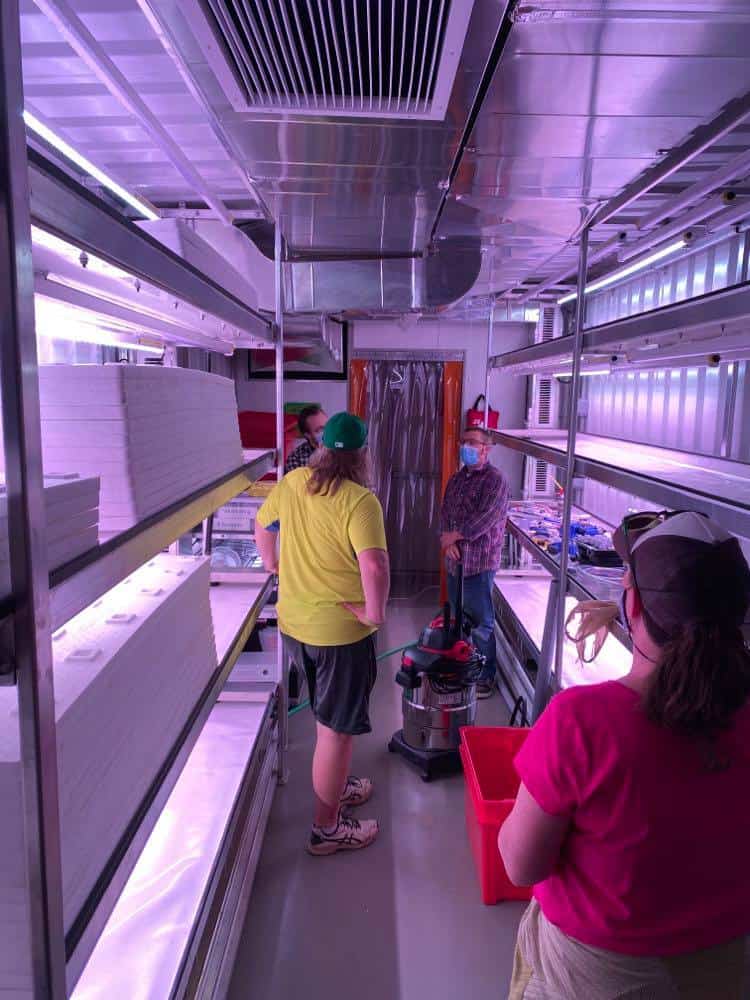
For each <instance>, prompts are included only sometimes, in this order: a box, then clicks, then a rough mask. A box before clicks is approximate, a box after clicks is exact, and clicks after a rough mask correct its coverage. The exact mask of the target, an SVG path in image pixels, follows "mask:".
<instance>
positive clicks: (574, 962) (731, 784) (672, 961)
mask: <svg viewBox="0 0 750 1000" xmlns="http://www.w3.org/2000/svg"><path fill="white" fill-rule="evenodd" d="M615 546H616V547H617V549H618V551H619V552H620V555H621V556H622V557H623V559H624V561H625V562H626V564H627V567H628V568H627V571H626V575H625V597H624V607H623V611H624V615H625V619H626V621H627V623H628V625H629V628H630V631H631V636H632V640H633V665H632V668H631V671H630V673H629V674H628V675H627V677H625V678H623V680H621V681H612V682H609V683H604V684H596V685H593V686H590V687H578V688H573V689H570V690H567V691H564V692H562V693H561V694H559V695H557V696H556V697H555V698H554V699H553V700H552V702H551V703H550V705H549V707H548V708H547V710H546V711H545V712H544V713H543V715H542V716H541V717H540V719H539V721H538V722H537V724H536V725H535V726H534V728H533V730H532V731H531V732H530V734H529V737H528V739H527V741H526V743H525V745H524V747H523V749H522V750H521V752H520V753H519V755H518V756H517V758H516V768H517V771H518V774H519V776H520V778H521V787H520V790H519V794H518V799H517V801H516V804H515V807H514V809H513V811H512V812H511V814H510V816H509V818H508V820H507V821H506V823H505V824H504V825H503V827H502V829H501V831H500V838H499V846H500V851H501V853H502V856H503V860H504V862H505V866H506V869H507V871H508V875H509V877H510V878H511V879H512V881H513V882H514V883H515V884H516V885H533V886H535V888H534V898H533V901H532V903H531V905H530V907H529V909H528V910H527V911H526V913H525V914H524V917H523V919H522V921H521V925H520V927H519V932H518V947H517V951H516V964H515V968H514V973H513V981H512V983H511V992H510V1000H521V998H524V1000H548V998H549V1000H551V998H555V1000H566V998H575V1000H626V998H627V1000H678V998H679V1000H687V998H689V1000H741V998H742V995H743V994H742V983H743V968H744V949H745V936H746V935H747V934H748V933H750V653H749V652H748V649H747V647H746V645H745V642H744V639H743V635H742V632H741V626H742V623H743V622H744V620H745V617H746V614H747V611H748V607H749V606H750V569H749V568H748V565H747V562H746V561H745V558H744V556H743V555H742V550H741V549H740V546H739V544H738V542H737V540H736V539H735V538H733V537H732V536H730V535H728V534H727V533H726V532H724V531H723V530H722V529H721V528H719V527H718V525H716V524H715V523H713V522H712V521H710V520H709V519H708V518H706V517H703V516H702V515H700V514H695V513H677V514H672V515H670V514H666V513H664V514H639V515H630V516H629V517H627V518H626V519H625V521H624V522H623V524H622V526H621V527H620V529H618V531H617V532H616V535H615Z"/></svg>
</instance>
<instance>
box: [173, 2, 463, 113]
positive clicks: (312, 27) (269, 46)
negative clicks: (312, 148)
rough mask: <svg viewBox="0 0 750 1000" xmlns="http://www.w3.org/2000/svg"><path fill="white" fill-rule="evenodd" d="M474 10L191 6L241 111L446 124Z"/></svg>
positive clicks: (388, 5)
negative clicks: (446, 116)
mask: <svg viewBox="0 0 750 1000" xmlns="http://www.w3.org/2000/svg"><path fill="white" fill-rule="evenodd" d="M473 5H474V0H188V3H187V4H186V6H188V7H190V8H191V10H193V9H194V10H195V13H196V14H200V17H199V18H191V24H192V25H193V26H196V25H197V28H196V29H195V30H196V36H197V40H198V41H199V43H200V44H201V47H202V49H203V53H204V56H205V58H206V59H207V61H208V63H209V65H210V66H211V68H212V70H213V71H214V73H215V74H216V76H217V78H218V79H219V81H220V83H221V85H222V87H223V89H224V92H225V93H226V95H227V97H228V98H229V100H230V102H231V104H232V106H233V108H234V109H235V111H263V112H269V111H275V112H294V113H296V114H309V115H345V116H347V117H351V116H366V117H377V118H421V119H432V120H442V119H443V118H444V117H445V113H446V109H447V107H448V100H449V98H450V93H451V90H452V88H453V81H454V79H455V76H456V70H457V67H458V62H459V58H460V56H461V51H462V49H463V46H464V42H465V39H466V33H467V30H468V26H469V18H470V16H471V11H472V7H473Z"/></svg>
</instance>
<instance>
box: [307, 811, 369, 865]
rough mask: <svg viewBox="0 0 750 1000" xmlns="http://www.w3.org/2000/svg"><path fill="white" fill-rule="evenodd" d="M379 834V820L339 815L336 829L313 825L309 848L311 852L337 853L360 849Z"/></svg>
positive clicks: (321, 853)
mask: <svg viewBox="0 0 750 1000" xmlns="http://www.w3.org/2000/svg"><path fill="white" fill-rule="evenodd" d="M377 835H378V821H377V820H375V819H363V820H358V819H353V818H352V817H351V816H339V821H338V823H337V824H336V828H335V829H334V830H323V829H322V827H319V826H313V828H312V832H311V833H310V840H309V842H308V844H307V850H308V853H310V854H315V855H323V854H335V853H336V852H337V851H359V850H361V849H362V848H363V847H369V846H370V844H371V843H372V842H373V840H375V838H376V837H377Z"/></svg>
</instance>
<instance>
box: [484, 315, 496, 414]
mask: <svg viewBox="0 0 750 1000" xmlns="http://www.w3.org/2000/svg"><path fill="white" fill-rule="evenodd" d="M494 328H495V296H494V295H491V296H490V311H489V314H488V318H487V362H486V364H485V369H484V426H485V427H489V426H490V358H491V357H492V335H493V333H494Z"/></svg>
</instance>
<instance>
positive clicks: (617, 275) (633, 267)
mask: <svg viewBox="0 0 750 1000" xmlns="http://www.w3.org/2000/svg"><path fill="white" fill-rule="evenodd" d="M686 246H687V242H686V241H685V240H684V239H680V240H677V241H676V242H675V243H670V244H669V246H666V247H662V249H661V250H657V251H656V252H655V253H652V254H649V255H648V257H643V258H642V259H641V260H638V261H636V262H635V264H630V265H628V267H623V268H620V270H619V271H613V272H612V274H607V275H605V277H603V278H599V279H598V280H597V281H593V282H592V283H591V284H590V285H586V287H585V288H584V290H583V291H584V295H590V294H591V292H598V291H599V289H601V288H607V286H608V285H614V284H616V283H617V282H618V281H622V280H623V278H629V277H630V276H631V275H633V274H637V273H638V272H639V271H643V270H644V268H647V267H650V265H651V264H656V262H657V261H660V260H663V259H664V257H669V255H670V254H673V253H676V252H677V251H678V250H683V249H684V248H685V247H686ZM577 298H578V292H570V294H569V295H563V297H562V298H561V299H558V300H557V304H558V305H559V306H564V305H565V303H566V302H573V300H574V299H577Z"/></svg>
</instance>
